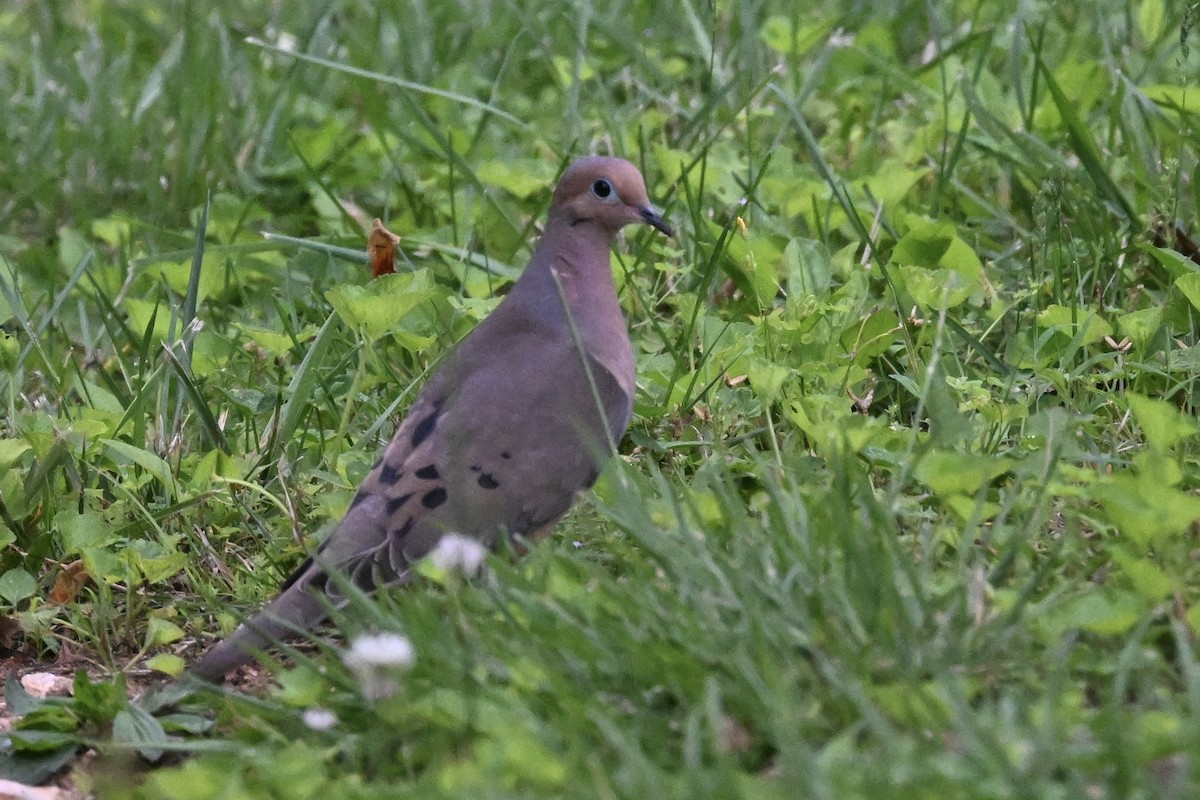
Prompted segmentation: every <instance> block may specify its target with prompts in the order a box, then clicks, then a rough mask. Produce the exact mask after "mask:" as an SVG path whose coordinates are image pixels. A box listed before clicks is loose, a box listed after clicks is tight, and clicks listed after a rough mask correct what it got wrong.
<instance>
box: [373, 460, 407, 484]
mask: <svg viewBox="0 0 1200 800" xmlns="http://www.w3.org/2000/svg"><path fill="white" fill-rule="evenodd" d="M403 474H404V472H403V471H402V470H401V469H400V467H398V466H396V465H394V464H384V465H383V469H381V470H379V482H380V483H382V484H384V485H385V486H395V485H396V481H398V480H400V476H401V475H403Z"/></svg>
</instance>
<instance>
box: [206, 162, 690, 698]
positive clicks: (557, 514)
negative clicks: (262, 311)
mask: <svg viewBox="0 0 1200 800" xmlns="http://www.w3.org/2000/svg"><path fill="white" fill-rule="evenodd" d="M629 224H640V225H649V226H650V227H652V228H655V229H657V230H658V231H660V232H662V233H663V234H665V235H667V236H672V235H673V234H672V231H671V227H670V226H669V225H668V224H667V222H666V221H665V220H664V218H663V216H662V215H661V214H660V213H659V212H658V211H657V210H655V208H654V207H653V206H652V205H651V204H650V200H649V198H648V196H647V192H646V185H645V181H644V179H643V177H642V174H641V172H639V171H638V169H637V167H635V166H634V165H633V164H631V163H630V162H629V161H626V160H624V159H621V158H615V157H604V156H592V157H586V158H581V159H578V160H576V161H574V162H573V163H571V164H570V166H568V168H567V169H566V170H565V171H564V172H563V174H562V175H561V177H560V179H559V181H558V183H557V185H556V187H555V189H554V193H553V196H552V198H551V202H550V210H549V214H548V218H547V221H546V225H545V228H544V230H543V232H542V235H541V238H540V240H539V241H538V243H537V245H536V247H535V248H534V252H533V255H532V257H531V258H530V261H529V264H528V266H527V267H526V268H525V270H524V271H523V272H522V273H521V275H520V277H519V278H518V279H517V280H516V281H515V282H514V283H513V285H512V287H511V288H510V290H509V291H508V293H507V294H506V295H505V296H504V297H503V299H502V300H501V301H500V303H499V304H498V305H497V306H496V308H495V309H494V310H493V311H492V313H491V314H489V315H488V316H487V317H486V318H484V320H483V321H482V322H480V323H479V324H478V325H477V326H476V327H475V328H474V329H473V330H472V331H471V332H470V333H469V334H467V335H466V336H465V337H464V338H463V339H462V340H461V341H459V342H458V343H457V344H456V345H455V346H453V347H452V348H451V349H450V351H449V353H448V354H447V355H446V356H445V357H444V358H443V359H442V361H441V363H439V364H438V366H437V367H436V369H435V370H434V371H433V373H432V374H431V376H430V377H429V378H428V380H427V381H426V382H425V384H424V386H423V387H422V388H421V390H420V391H419V392H418V394H417V397H416V399H415V400H414V401H413V403H412V406H411V407H410V408H409V410H408V413H407V415H406V417H405V418H404V420H403V421H402V422H401V423H400V425H399V427H398V429H397V431H396V434H395V436H394V437H393V438H392V439H391V441H390V442H389V443H388V445H387V446H386V447H385V449H384V451H383V454H382V455H381V456H380V458H379V460H378V461H377V462H376V463H375V465H374V467H372V469H371V471H370V472H369V473H368V474H367V476H366V478H365V479H364V480H363V482H362V485H361V487H360V488H359V490H358V492H357V494H356V495H355V496H354V499H353V500H352V501H351V503H350V507H349V509H348V510H347V512H346V515H345V516H344V517H343V519H342V520H341V522H340V523H339V524H338V525H337V526H336V527H335V528H334V530H333V532H332V533H331V534H330V535H329V536H328V537H327V538H326V539H325V540H324V541H323V542H322V543H321V544H320V545H319V546H318V548H317V549H316V551H315V553H314V554H313V555H312V556H311V557H309V558H308V559H307V560H306V561H305V562H304V563H303V564H302V565H301V566H300V567H299V568H298V569H297V570H296V571H295V572H294V573H293V574H292V575H291V577H290V578H289V579H288V580H287V581H285V582H284V583H283V585H282V587H281V589H280V592H279V594H278V595H277V596H276V597H275V599H273V600H271V601H270V602H268V603H267V604H266V605H265V606H264V607H263V608H262V609H261V610H260V611H259V612H257V613H255V614H253V615H252V616H250V617H249V619H247V620H246V621H245V622H243V623H242V624H241V625H240V626H239V627H238V628H236V629H235V630H234V631H233V633H231V634H230V635H229V636H228V637H227V638H225V639H224V640H223V641H221V642H218V643H217V644H216V645H214V646H213V647H211V648H210V649H209V650H208V651H207V652H206V653H205V654H204V655H203V656H201V658H200V659H199V660H198V661H196V662H195V663H194V664H193V665H192V666H191V667H190V668H189V669H188V670H187V673H188V674H189V675H191V676H192V677H194V678H198V679H200V680H202V681H206V682H211V683H219V682H221V681H223V680H224V679H225V677H226V676H227V675H228V673H230V672H231V671H233V670H234V669H236V668H238V667H240V666H242V665H243V664H245V663H248V662H250V661H256V660H259V659H260V657H261V654H262V653H263V652H265V650H266V648H268V647H269V646H270V645H272V644H275V643H277V642H278V641H279V640H280V639H282V638H283V637H285V636H286V635H288V634H295V633H304V632H309V631H312V630H313V629H314V628H315V627H316V626H318V625H319V624H320V623H321V622H323V621H324V620H325V618H326V617H327V615H328V610H329V608H330V607H337V606H338V605H339V603H342V602H344V600H345V598H344V597H343V594H344V593H343V592H342V591H341V588H340V587H341V586H344V585H347V583H349V584H352V585H354V586H356V587H358V588H360V589H362V590H364V591H367V592H371V591H374V590H376V589H378V588H381V587H388V586H394V585H399V584H403V583H405V582H407V581H408V580H409V579H410V576H411V574H412V567H413V565H414V564H415V563H417V562H418V561H419V560H420V559H421V558H422V557H424V556H426V555H427V554H429V553H430V552H431V551H432V550H433V549H434V548H435V547H436V546H437V543H438V542H439V541H440V540H441V539H442V537H443V536H446V535H447V534H455V535H458V536H467V537H471V538H474V539H475V540H477V541H478V542H479V543H480V544H482V545H484V546H485V547H487V548H491V549H495V548H496V547H497V545H498V544H499V543H500V542H501V541H503V540H505V537H521V539H523V540H524V541H527V542H535V541H537V540H538V539H540V538H542V537H543V536H544V535H545V534H546V533H548V532H549V531H550V530H551V529H552V528H553V527H554V525H555V524H556V523H557V522H558V520H559V519H560V518H561V517H562V516H563V515H564V514H566V512H567V511H568V509H569V508H570V507H571V505H572V504H573V502H574V501H575V498H576V497H577V496H578V495H579V494H580V493H581V492H583V491H586V490H587V489H590V488H591V486H592V485H593V484H594V483H595V481H596V480H597V478H598V477H599V473H600V470H601V468H602V467H603V465H604V463H605V462H606V461H607V460H608V459H610V458H611V457H612V455H613V454H614V453H615V451H616V447H617V444H618V443H619V441H620V439H621V438H622V437H623V436H624V434H625V431H626V429H627V428H628V426H629V422H630V420H631V418H632V416H633V401H634V393H635V390H636V385H635V377H636V376H635V362H634V353H633V347H632V344H631V342H630V340H629V332H628V329H627V327H626V321H625V317H624V314H623V313H622V311H621V306H620V302H619V300H618V298H617V292H616V288H615V286H614V283H613V278H612V268H611V257H610V253H611V250H612V247H613V243H614V240H615V238H616V235H617V233H618V231H620V230H621V229H622V228H624V227H625V226H626V225H629ZM507 540H508V541H512V539H511V538H508V539H507ZM333 571H336V572H337V573H340V575H341V576H344V579H343V580H335V579H332V578H331V577H330V576H331V572H333Z"/></svg>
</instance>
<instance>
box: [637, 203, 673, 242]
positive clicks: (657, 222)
mask: <svg viewBox="0 0 1200 800" xmlns="http://www.w3.org/2000/svg"><path fill="white" fill-rule="evenodd" d="M638 213H639V214H641V216H642V219H643V220H644V221H645V222H646V224H647V225H653V226H654V227H655V228H657V229H658V230H660V231H662V232H663V233H665V234H666V235H667V236H674V235H675V234H674V232H673V231H672V230H671V226H670V225H668V224H667V223H666V222H665V221H664V220H663V218H662V217H661V216H659V214H658V212H657V211H655V210H654V209H653V208H639V209H638Z"/></svg>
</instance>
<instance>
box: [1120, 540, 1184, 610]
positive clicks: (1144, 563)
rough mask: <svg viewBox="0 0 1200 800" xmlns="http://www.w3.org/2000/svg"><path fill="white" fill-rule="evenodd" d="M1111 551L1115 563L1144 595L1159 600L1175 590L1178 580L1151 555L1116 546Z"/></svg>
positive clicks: (1139, 592)
mask: <svg viewBox="0 0 1200 800" xmlns="http://www.w3.org/2000/svg"><path fill="white" fill-rule="evenodd" d="M1111 552H1112V559H1113V563H1115V564H1116V565H1117V566H1118V567H1119V568H1120V570H1121V572H1122V573H1123V574H1124V575H1125V577H1126V578H1128V579H1129V582H1130V583H1131V584H1133V588H1134V589H1136V590H1137V592H1138V594H1140V595H1141V596H1142V597H1145V598H1147V599H1149V600H1152V601H1155V602H1157V601H1159V600H1165V599H1167V598H1168V597H1170V596H1171V595H1172V594H1173V593H1174V592H1175V589H1176V588H1177V584H1176V582H1175V581H1173V580H1171V577H1170V576H1169V575H1167V574H1166V573H1165V572H1163V571H1162V570H1161V569H1159V567H1158V565H1157V564H1155V563H1154V561H1153V560H1151V559H1150V558H1149V557H1147V556H1140V555H1135V554H1134V553H1132V552H1130V551H1128V550H1126V549H1125V548H1123V547H1114V548H1113V549H1112V551H1111Z"/></svg>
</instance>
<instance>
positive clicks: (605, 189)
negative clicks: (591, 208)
mask: <svg viewBox="0 0 1200 800" xmlns="http://www.w3.org/2000/svg"><path fill="white" fill-rule="evenodd" d="M612 193H613V188H612V184H611V183H609V182H608V181H606V180H605V179H604V178H601V179H599V180H598V181H596V182H595V183H593V184H592V194H594V195H596V197H599V198H600V199H601V200H604V199H607V198H608V197H609V196H610V195H612Z"/></svg>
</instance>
